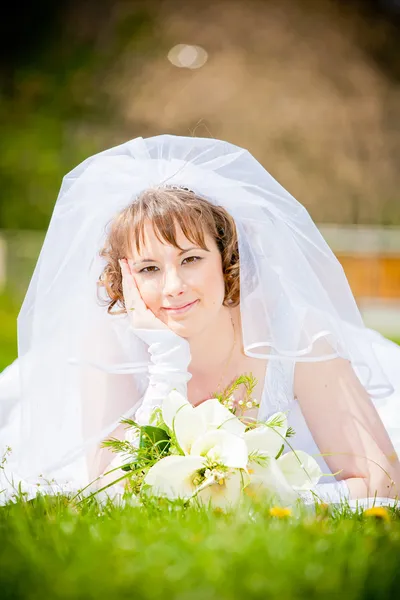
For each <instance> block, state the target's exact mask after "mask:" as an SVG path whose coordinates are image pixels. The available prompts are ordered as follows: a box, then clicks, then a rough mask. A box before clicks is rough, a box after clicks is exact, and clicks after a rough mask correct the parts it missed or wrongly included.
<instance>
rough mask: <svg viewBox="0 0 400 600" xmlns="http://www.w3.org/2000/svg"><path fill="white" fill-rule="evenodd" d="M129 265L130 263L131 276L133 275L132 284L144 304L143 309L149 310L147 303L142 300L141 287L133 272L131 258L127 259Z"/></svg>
mask: <svg viewBox="0 0 400 600" xmlns="http://www.w3.org/2000/svg"><path fill="white" fill-rule="evenodd" d="M127 263H128V266H129V269H130V272H131V275H132V282H133V285H134V287H135V289H136V291H137V295H138V297H139V298H140V301H141V302H142V303H143V308H145V309H148V306H147V305H146V303H145V301H144V300H143V298H142V294H141V293H140V290H139V286H138V284H137V281H136V278H135V272H134V270H133V260H132V259H130V258H128V259H127Z"/></svg>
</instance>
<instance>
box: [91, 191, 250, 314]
mask: <svg viewBox="0 0 400 600" xmlns="http://www.w3.org/2000/svg"><path fill="white" fill-rule="evenodd" d="M145 221H150V222H151V223H152V224H153V227H154V232H155V235H156V236H157V239H159V240H160V241H161V242H167V243H169V244H171V245H173V246H175V248H178V249H179V250H182V248H181V247H180V246H179V245H178V243H177V241H176V225H179V226H180V227H181V229H182V232H183V234H184V235H185V237H186V238H187V239H188V240H189V241H191V242H192V243H193V244H196V245H197V246H199V247H200V248H203V249H204V250H207V246H206V244H205V239H204V234H205V232H208V233H209V234H210V235H211V236H212V237H213V238H214V240H215V242H216V244H217V246H218V248H219V251H220V253H221V258H222V270H223V275H224V280H225V297H224V305H225V306H231V307H232V306H237V305H238V304H239V298H240V281H239V250H238V240H237V232H236V226H235V222H234V219H233V217H231V215H230V214H229V213H228V212H227V211H226V210H225V209H224V208H223V207H222V206H216V205H214V204H212V203H211V202H209V201H208V200H206V199H205V198H202V197H200V196H198V195H196V194H195V193H194V192H192V191H191V190H188V189H186V188H174V187H165V188H151V189H147V190H145V191H144V192H142V193H141V194H140V195H139V196H138V198H136V199H135V200H134V202H132V203H131V204H130V205H129V206H127V207H126V208H125V209H124V210H123V211H122V212H121V213H119V214H118V215H117V216H116V217H115V218H114V219H113V221H112V222H111V224H110V226H109V231H108V235H107V239H106V243H105V245H104V247H103V248H102V250H101V251H100V255H101V256H102V257H103V258H105V260H106V261H107V264H106V266H105V268H104V270H103V272H102V274H101V276H100V279H99V281H98V285H99V286H100V287H101V288H104V289H105V292H106V294H107V299H106V303H107V305H108V312H109V313H112V314H116V313H117V312H119V313H120V312H125V304H124V297H123V292H122V274H121V269H120V266H119V263H118V261H119V260H121V259H122V258H126V257H127V256H129V254H130V251H131V250H130V249H131V247H132V242H134V243H135V247H136V250H137V251H138V252H140V249H141V246H142V245H143V243H144V226H145ZM116 306H121V307H122V310H119V311H115V310H113V309H114V307H116Z"/></svg>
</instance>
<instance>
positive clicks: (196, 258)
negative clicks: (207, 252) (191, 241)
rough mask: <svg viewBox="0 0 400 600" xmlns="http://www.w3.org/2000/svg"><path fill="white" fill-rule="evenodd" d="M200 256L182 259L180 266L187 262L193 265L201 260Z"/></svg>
mask: <svg viewBox="0 0 400 600" xmlns="http://www.w3.org/2000/svg"><path fill="white" fill-rule="evenodd" d="M202 258H203V257H202V256H188V257H187V258H184V259H183V261H182V264H183V263H184V262H185V261H187V262H189V263H195V262H198V261H199V260H202Z"/></svg>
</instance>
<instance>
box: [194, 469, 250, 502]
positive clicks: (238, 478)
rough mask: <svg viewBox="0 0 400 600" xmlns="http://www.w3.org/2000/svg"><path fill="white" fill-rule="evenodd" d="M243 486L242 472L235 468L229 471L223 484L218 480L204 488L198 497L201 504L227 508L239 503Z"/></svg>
mask: <svg viewBox="0 0 400 600" xmlns="http://www.w3.org/2000/svg"><path fill="white" fill-rule="evenodd" d="M242 487H243V485H242V474H241V472H240V470H239V469H235V470H234V471H232V472H231V473H227V476H226V478H225V479H224V480H223V483H222V485H221V484H220V483H217V482H215V483H212V484H211V485H209V486H207V487H206V488H203V489H202V490H201V491H200V492H199V493H198V494H197V495H196V498H197V499H198V501H199V502H200V504H204V505H206V506H208V505H211V506H212V507H213V508H221V509H226V508H229V507H232V506H235V505H236V504H238V502H239V501H240V498H241V495H242Z"/></svg>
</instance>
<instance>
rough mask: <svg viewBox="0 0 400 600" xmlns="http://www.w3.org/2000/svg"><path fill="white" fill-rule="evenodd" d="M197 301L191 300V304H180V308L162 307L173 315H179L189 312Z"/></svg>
mask: <svg viewBox="0 0 400 600" xmlns="http://www.w3.org/2000/svg"><path fill="white" fill-rule="evenodd" d="M197 302H198V300H193V302H188V303H187V304H181V306H170V307H168V306H164V307H163V309H164V310H166V311H168V312H169V313H173V314H181V313H184V312H186V311H187V310H190V309H191V308H192V306H194V305H195V304H197Z"/></svg>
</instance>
